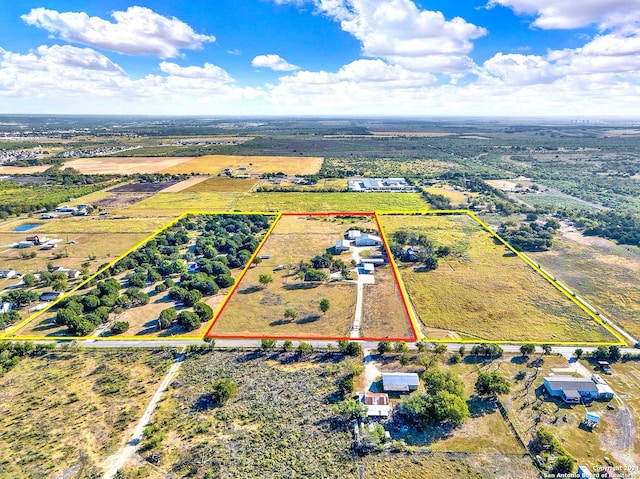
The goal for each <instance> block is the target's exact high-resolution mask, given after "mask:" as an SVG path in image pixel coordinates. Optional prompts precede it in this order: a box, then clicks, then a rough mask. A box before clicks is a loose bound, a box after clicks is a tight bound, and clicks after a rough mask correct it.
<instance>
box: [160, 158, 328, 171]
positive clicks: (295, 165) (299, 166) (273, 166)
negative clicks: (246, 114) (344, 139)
mask: <svg viewBox="0 0 640 479" xmlns="http://www.w3.org/2000/svg"><path fill="white" fill-rule="evenodd" d="M322 161H323V158H321V157H302V156H236V155H206V156H201V157H198V158H193V159H191V160H189V161H187V162H185V163H181V164H176V165H172V166H167V167H165V169H164V170H162V171H161V173H192V172H193V173H200V174H209V175H213V174H217V173H220V172H221V171H223V170H224V169H225V168H230V169H231V170H232V171H233V173H234V174H251V175H257V174H262V173H278V172H282V173H286V174H287V175H312V174H314V173H317V172H318V171H320V167H321V166H322ZM239 168H246V169H243V170H239Z"/></svg>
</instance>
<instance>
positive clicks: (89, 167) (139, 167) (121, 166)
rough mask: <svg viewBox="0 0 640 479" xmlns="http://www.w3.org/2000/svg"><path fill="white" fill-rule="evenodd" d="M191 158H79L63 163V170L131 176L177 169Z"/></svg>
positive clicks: (88, 173)
mask: <svg viewBox="0 0 640 479" xmlns="http://www.w3.org/2000/svg"><path fill="white" fill-rule="evenodd" d="M190 160H191V158H182V157H174V158H172V157H162V158H159V157H156V156H149V157H137V158H128V157H124V158H115V157H104V156H103V157H98V158H80V159H78V160H70V161H65V163H64V167H65V168H73V169H74V170H77V171H79V172H80V173H83V174H87V175H96V174H103V175H104V174H110V175H132V174H135V173H158V172H160V171H163V170H166V169H169V168H172V167H173V168H178V165H180V164H182V163H185V162H188V161H190Z"/></svg>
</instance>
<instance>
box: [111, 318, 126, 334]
mask: <svg viewBox="0 0 640 479" xmlns="http://www.w3.org/2000/svg"><path fill="white" fill-rule="evenodd" d="M128 329H129V323H128V322H127V321H116V322H115V323H113V326H111V334H122V333H124V332H126V331H127V330H128Z"/></svg>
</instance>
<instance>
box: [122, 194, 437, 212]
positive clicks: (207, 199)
mask: <svg viewBox="0 0 640 479" xmlns="http://www.w3.org/2000/svg"><path fill="white" fill-rule="evenodd" d="M428 209H429V205H428V204H427V203H426V202H425V201H424V200H423V199H422V196H420V194H418V193H318V192H308V193H307V192H265V193H239V192H202V191H184V192H179V193H158V194H156V195H154V196H152V197H151V198H148V199H146V200H143V201H141V202H139V203H137V204H136V205H134V206H132V207H130V208H128V209H127V210H123V212H127V211H131V212H132V214H135V211H141V210H144V211H162V212H164V214H166V212H168V211H171V210H175V211H177V212H183V211H185V210H192V211H199V210H206V211H280V212H292V213H313V212H373V211H407V212H413V211H424V210H428Z"/></svg>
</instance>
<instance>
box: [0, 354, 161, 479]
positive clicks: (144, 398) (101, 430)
mask: <svg viewBox="0 0 640 479" xmlns="http://www.w3.org/2000/svg"><path fill="white" fill-rule="evenodd" d="M171 360H172V355H171V354H170V353H167V352H161V351H149V350H135V351H127V350H118V351H113V352H111V351H100V350H97V351H87V352H84V351H80V352H75V353H71V352H63V351H57V352H51V353H48V354H47V355H46V356H43V357H40V358H27V359H23V360H22V361H20V363H18V365H17V366H16V367H15V368H14V369H12V370H11V371H10V372H8V373H6V374H5V375H4V376H2V378H0V388H1V390H2V401H0V429H1V431H2V432H1V433H0V438H1V440H0V458H1V459H0V476H2V477H7V478H9V477H20V478H25V479H30V478H33V479H35V478H42V477H68V478H71V477H99V476H100V474H101V467H100V466H101V463H102V461H104V460H105V459H106V458H107V457H108V456H109V455H110V454H113V453H114V452H115V451H116V450H117V449H118V447H119V446H120V444H121V443H122V442H123V441H124V439H125V438H126V437H129V436H130V435H131V432H132V429H133V427H134V426H135V422H136V421H137V419H138V418H139V417H140V416H141V415H142V412H143V410H144V408H145V407H146V404H147V402H148V401H149V399H150V397H151V395H152V394H153V392H154V391H155V388H156V387H157V384H158V383H159V382H160V379H161V377H162V375H163V374H164V373H165V372H166V370H167V369H168V367H169V364H170V363H171ZM34 384H37V387H34Z"/></svg>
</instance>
